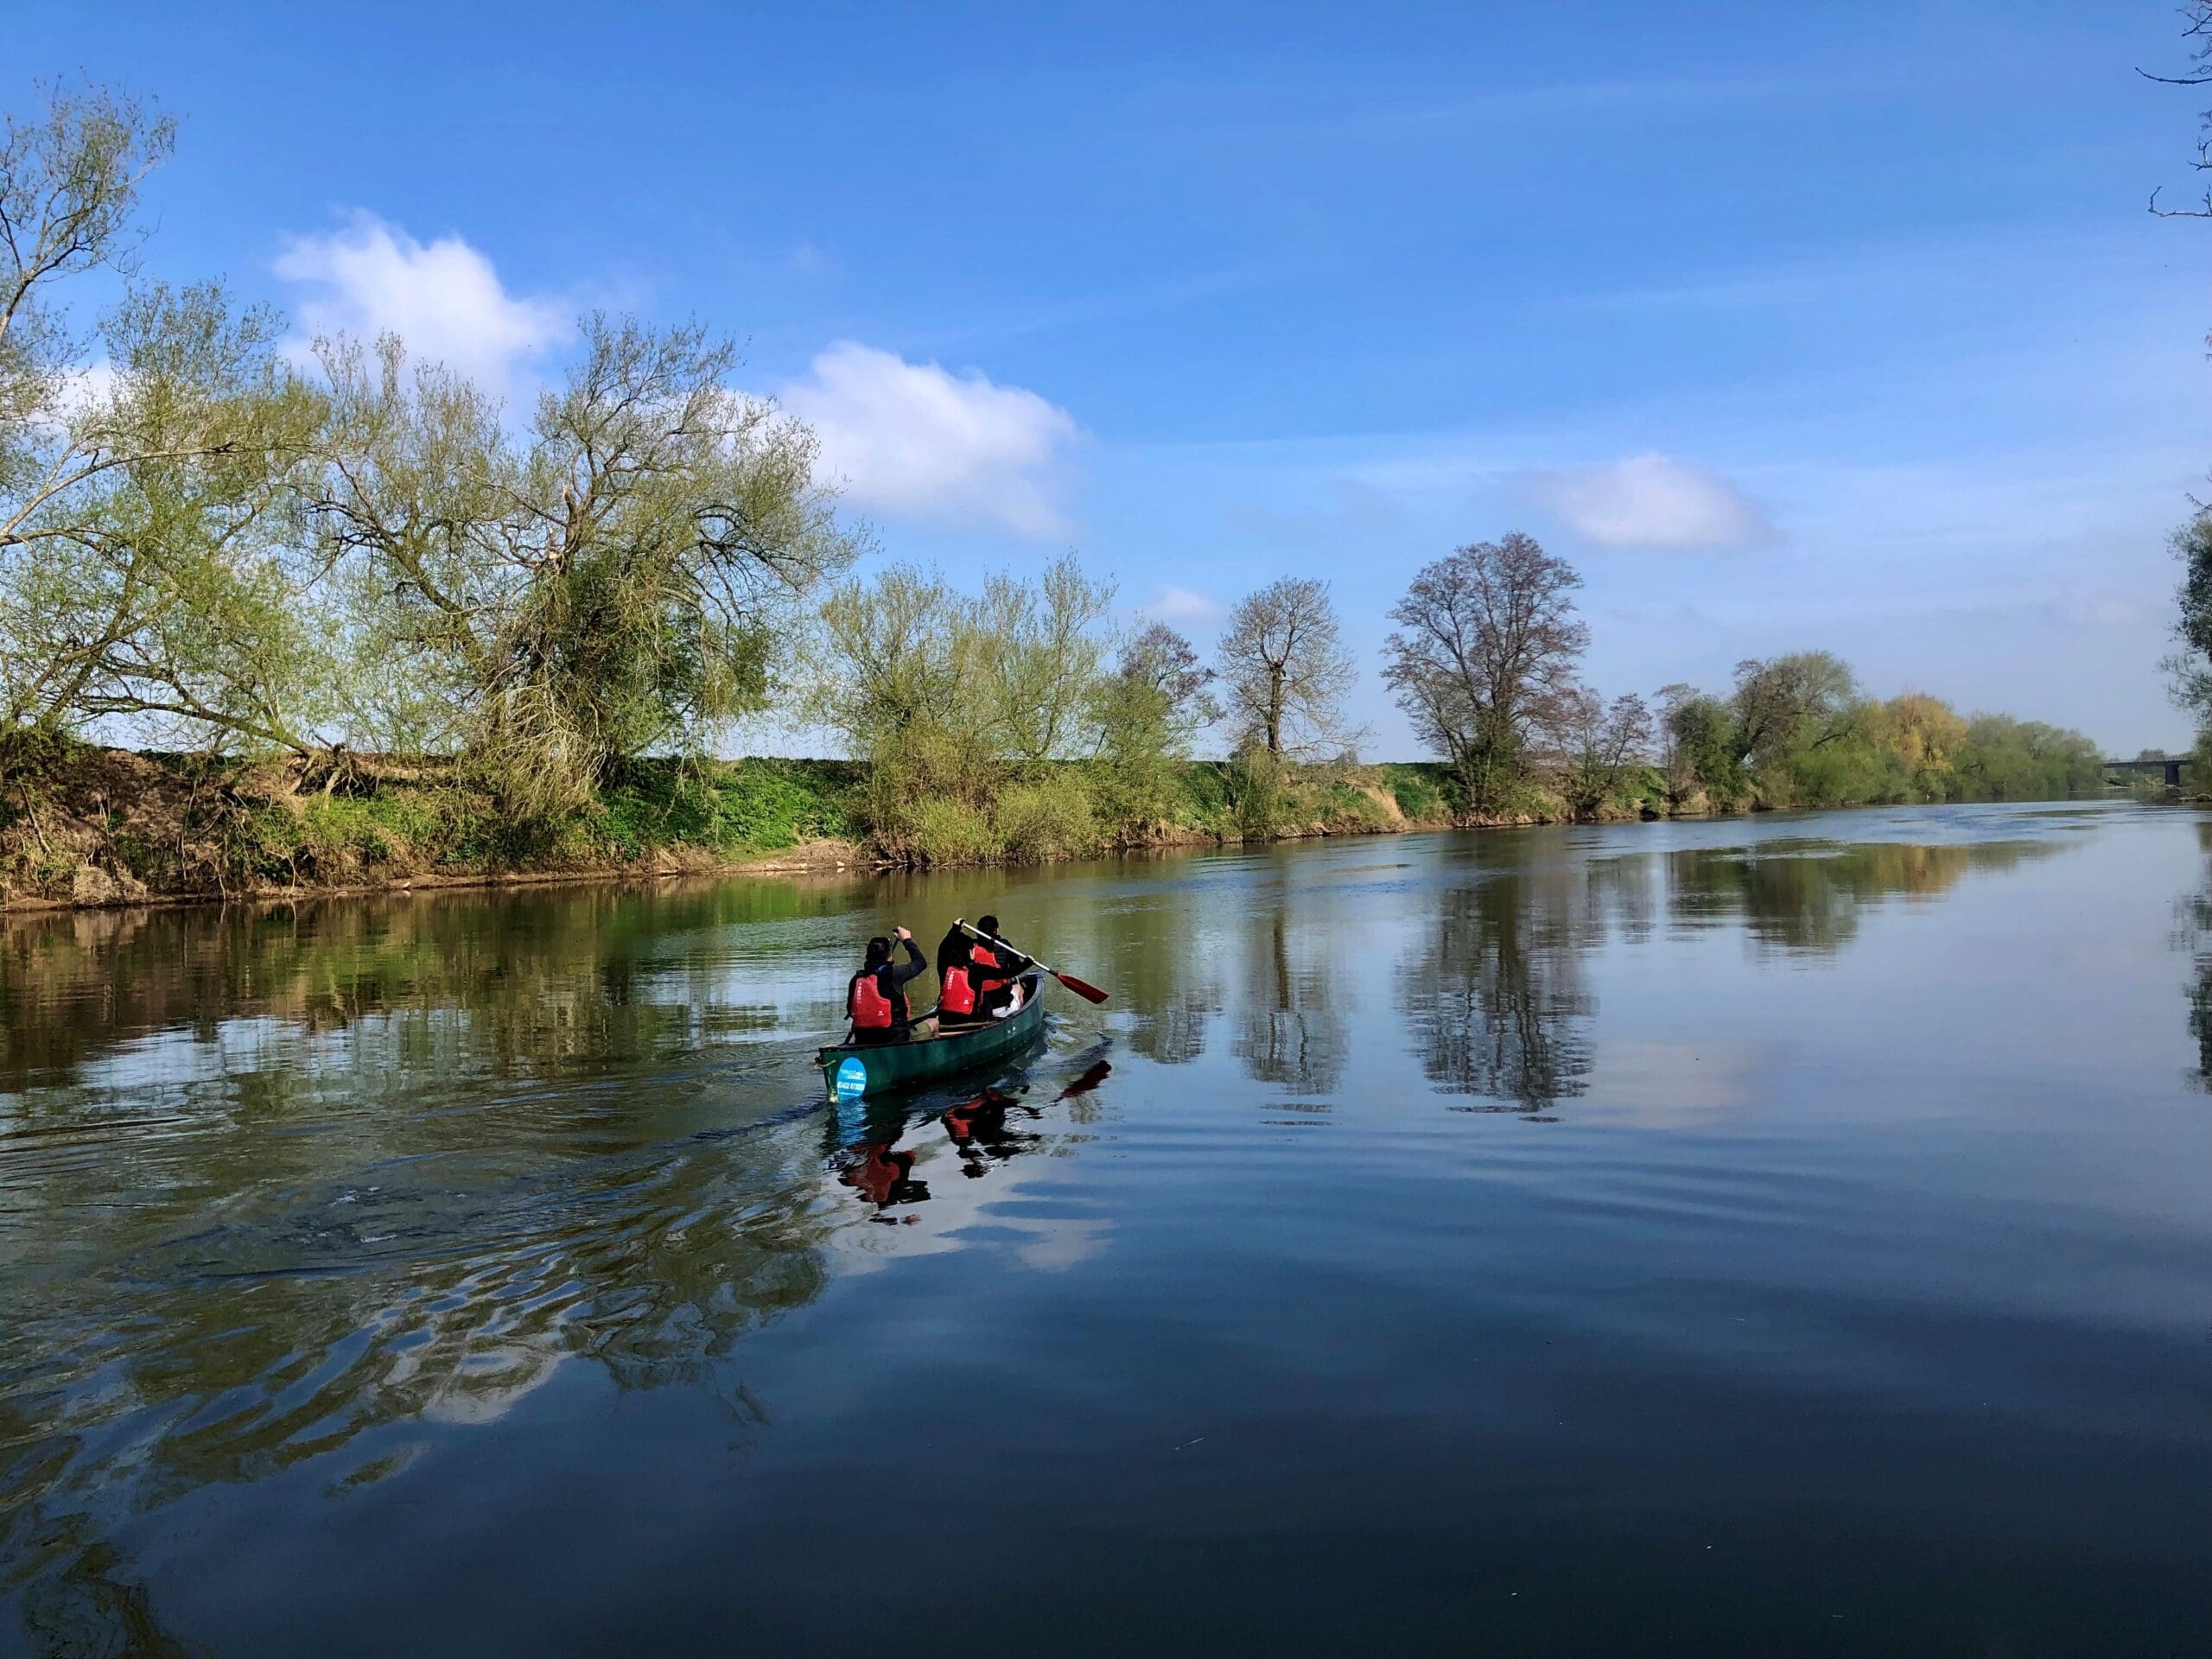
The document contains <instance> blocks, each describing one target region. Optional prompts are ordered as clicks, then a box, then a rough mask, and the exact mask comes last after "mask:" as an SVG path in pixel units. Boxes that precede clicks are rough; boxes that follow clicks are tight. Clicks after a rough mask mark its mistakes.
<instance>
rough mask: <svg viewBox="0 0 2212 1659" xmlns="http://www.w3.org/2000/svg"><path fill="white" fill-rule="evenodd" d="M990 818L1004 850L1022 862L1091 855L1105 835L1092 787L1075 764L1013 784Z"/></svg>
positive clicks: (1008, 855) (1001, 850)
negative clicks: (1101, 831) (1093, 803)
mask: <svg viewBox="0 0 2212 1659" xmlns="http://www.w3.org/2000/svg"><path fill="white" fill-rule="evenodd" d="M991 820H992V823H993V825H994V826H995V829H996V830H997V834H998V839H999V842H1000V855H1001V857H1004V858H1008V859H1012V860H1015V861H1020V862H1023V863H1044V862H1046V861H1051V860H1054V859H1064V858H1083V857H1087V856H1088V855H1090V854H1092V853H1095V852H1096V851H1097V850H1098V849H1099V846H1100V843H1101V842H1102V840H1103V837H1102V836H1100V834H1099V831H1098V821H1097V819H1096V817H1095V816H1094V815H1093V813H1092V811H1091V804H1090V790H1089V789H1088V788H1087V787H1086V786H1085V784H1084V779H1083V778H1082V777H1081V776H1080V775H1078V774H1077V772H1074V771H1072V770H1067V771H1060V772H1051V773H1048V774H1047V775H1046V777H1045V778H1044V779H1042V780H1041V781H1039V782H1037V783H1034V784H1015V785H1011V786H1010V787H1008V788H1007V790H1006V791H1005V792H1004V793H1002V794H1001V796H1000V797H999V798H998V801H997V804H996V805H995V808H994V809H993V811H992V814H991Z"/></svg>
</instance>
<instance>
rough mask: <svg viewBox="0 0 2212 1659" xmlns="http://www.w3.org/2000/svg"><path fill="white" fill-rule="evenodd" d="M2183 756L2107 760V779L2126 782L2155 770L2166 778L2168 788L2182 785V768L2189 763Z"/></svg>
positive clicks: (2149, 774) (2119, 782)
mask: <svg viewBox="0 0 2212 1659" xmlns="http://www.w3.org/2000/svg"><path fill="white" fill-rule="evenodd" d="M2188 764H2189V763H2188V761H2187V760H2186V759H2185V758H2183V757H2167V758H2163V759H2160V760H2107V761H2106V762H2105V781H2106V782H2107V783H2108V784H2124V783H2126V781H2127V780H2128V779H2131V778H2147V777H2150V776H2151V775H2152V773H2153V772H2155V773H2158V775H2159V776H2161V777H2163V778H2164V779H2165V785H2166V787H2167V788H2168V789H2179V788H2180V787H2181V769H2182V768H2183V766H2186V765H2188Z"/></svg>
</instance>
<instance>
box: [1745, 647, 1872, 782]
mask: <svg viewBox="0 0 2212 1659" xmlns="http://www.w3.org/2000/svg"><path fill="white" fill-rule="evenodd" d="M1730 701H1731V705H1732V708H1733V709H1734V711H1735V715H1736V742H1737V753H1738V756H1739V757H1740V759H1741V760H1742V761H1743V764H1744V765H1745V766H1747V767H1749V768H1750V769H1751V771H1752V772H1758V771H1761V770H1762V769H1765V768H1783V767H1786V766H1788V764H1789V760H1790V759H1791V757H1792V756H1794V755H1796V754H1798V753H1801V752H1802V751H1805V750H1808V749H1814V748H1818V747H1822V746H1824V745H1826V744H1830V743H1834V742H1836V741H1839V740H1840V739H1841V738H1842V737H1844V736H1845V735H1846V734H1847V733H1848V732H1849V731H1850V730H1851V729H1852V725H1853V721H1854V720H1855V719H1856V718H1857V715H1858V712H1859V684H1858V681H1857V678H1856V677H1854V676H1853V673H1852V671H1851V669H1850V666H1849V664H1846V663H1845V662H1844V661H1843V659H1842V658H1840V657H1837V656H1835V655H1834V653H1833V652H1825V651H1798V652H1789V654H1788V655H1786V656H1782V657H1770V658H1766V659H1765V660H1764V661H1761V660H1759V659H1758V658H1749V659H1746V660H1745V661H1744V662H1741V663H1738V664H1736V691H1735V695H1734V696H1733V697H1732V699H1731V700H1730Z"/></svg>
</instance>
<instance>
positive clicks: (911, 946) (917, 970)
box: [891, 927, 930, 985]
mask: <svg viewBox="0 0 2212 1659" xmlns="http://www.w3.org/2000/svg"><path fill="white" fill-rule="evenodd" d="M893 937H894V938H897V939H898V941H899V944H903V945H905V946H906V961H904V962H902V963H899V964H898V965H897V966H896V967H894V968H893V969H892V970H891V978H892V982H893V983H894V984H899V985H904V984H905V983H906V982H907V981H908V980H910V979H912V978H914V977H915V976H918V975H919V974H924V973H926V972H927V971H928V970H929V965H930V963H929V958H928V957H925V956H924V955H923V954H922V947H921V946H920V945H918V944H915V943H914V936H913V935H912V933H910V932H908V931H906V929H905V928H903V927H901V928H897V929H894V930H893Z"/></svg>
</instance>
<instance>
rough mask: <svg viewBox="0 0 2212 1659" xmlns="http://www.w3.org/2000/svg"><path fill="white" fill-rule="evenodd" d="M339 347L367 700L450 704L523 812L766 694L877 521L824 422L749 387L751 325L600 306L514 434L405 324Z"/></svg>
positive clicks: (344, 560)
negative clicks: (849, 523)
mask: <svg viewBox="0 0 2212 1659" xmlns="http://www.w3.org/2000/svg"><path fill="white" fill-rule="evenodd" d="M319 350H320V354H321V359H322V362H323V365H324V368H325V370H326V372H327V376H328V378H329V381H330V385H331V388H332V399H333V404H334V418H333V421H332V423H331V428H330V433H329V440H328V446H327V453H326V454H325V456H324V467H323V470H322V472H321V477H320V479H319V480H318V485H317V488H316V490H315V494H314V497H313V499H312V501H311V503H310V506H311V511H312V513H313V516H314V518H315V523H316V524H317V525H318V527H319V529H320V531H321V539H322V543H323V546H324V548H325V550H326V552H327V557H328V558H329V559H330V560H331V561H332V563H334V565H337V566H339V567H340V568H341V569H343V570H344V571H345V573H346V577H347V579H348V586H347V591H348V594H349V595H350V599H351V601H352V603H351V607H350V609H349V613H348V614H349V623H348V626H349V628H350V630H351V634H352V638H353V643H354V645H355V647H356V651H355V657H356V660H357V662H359V664H362V665H363V668H364V671H365V676H366V680H365V684H366V686H367V690H365V692H364V693H363V695H362V696H360V698H359V702H361V704H362V705H363V707H364V708H365V709H367V710H370V711H372V716H373V717H374V718H375V719H376V720H377V721H380V722H381V723H382V724H383V725H384V726H385V727H386V728H390V729H394V730H414V731H418V732H420V733H422V734H424V735H430V734H435V733H436V732H437V731H438V730H439V729H440V728H441V726H442V728H443V730H444V731H445V732H446V733H447V734H450V735H451V736H454V737H456V738H458V739H459V740H460V741H461V743H462V744H463V746H464V747H465V749H466V751H467V754H468V757H469V758H470V760H471V761H472V762H473V763H474V765H475V766H477V768H478V769H479V770H480V772H482V773H483V775H485V776H486V778H487V779H488V780H489V781H490V782H491V783H492V784H493V786H494V787H495V788H496V789H497V791H498V792H499V795H500V797H501V798H502V799H504V800H505V801H506V802H507V803H509V804H510V805H511V806H512V807H514V808H517V809H519V810H524V811H525V812H531V813H548V812H552V811H556V810H561V809H563V808H567V807H572V806H575V805H576V804H579V803H581V802H582V801H584V800H587V799H589V798H591V796H592V795H593V794H594V791H596V790H597V789H598V787H599V786H600V785H601V783H603V782H604V781H605V780H606V779H607V776H608V773H609V771H610V768H611V767H612V766H613V765H614V764H615V763H617V762H618V761H620V760H622V759H624V758H625V757H627V756H632V755H636V754H641V753H648V752H654V751H661V750H698V749H702V748H704V747H706V746H707V745H708V744H709V742H710V741H711V739H712V737H713V735H714V734H715V733H716V732H717V731H718V730H719V729H721V728H722V727H724V726H725V725H727V724H728V722H729V721H733V720H734V719H737V718H739V717H741V716H742V715H747V714H751V713H754V712H757V711H759V710H760V709H763V708H765V707H766V705H767V703H768V702H769V701H770V698H771V695H772V689H773V683H774V680H775V677H776V676H777V675H778V674H779V672H780V671H782V670H783V669H785V667H786V666H787V664H788V662H789V658H788V657H787V655H786V653H785V642H786V641H787V640H789V639H791V636H792V635H793V633H794V632H796V625H797V623H798V619H799V617H800V616H801V614H802V611H803V607H804V606H805V604H806V603H807V602H808V601H809V600H810V597H811V595H812V594H814V593H815V591H816V590H817V588H819V587H820V585H821V584H822V583H823V582H825V581H827V580H829V579H830V578H832V577H834V576H835V575H836V574H837V573H838V572H839V571H841V570H842V569H843V568H844V567H845V566H846V565H848V564H849V563H851V561H852V560H853V558H854V557H855V556H856V555H857V553H858V552H859V551H860V550H861V545H862V541H861V537H859V536H857V535H856V534H855V533H854V532H853V531H849V530H847V529H845V528H843V527H842V526H841V525H840V524H839V523H838V522H837V518H836V495H835V493H834V492H833V491H832V490H830V489H829V488H828V487H826V486H823V485H822V484H821V483H819V482H817V480H816V478H815V461H816V454H817V443H816V441H815V439H814V436H813V435H812V434H811V433H810V432H809V431H808V430H807V429H805V428H804V426H801V425H799V424H798V423H796V422H794V421H791V420H790V419H788V418H786V417H785V416H782V415H781V414H779V412H778V411H777V410H775V408H774V407H773V406H772V404H766V403H764V402H762V401H760V399H757V398H754V397H748V396H747V395H746V394H745V393H743V392H741V391H738V390H737V389H736V388H735V387H734V386H733V385H731V384H730V378H731V375H732V373H733V372H734V369H735V367H736V356H735V353H734V349H733V347H731V346H729V345H728V344H727V343H725V342H722V341H719V340H715V339H713V338H711V337H710V336H709V334H707V333H706V331H705V330H704V329H702V328H701V327H697V326H696V325H686V326H683V327H675V328H668V329H655V328H651V327H645V325H643V324H640V323H638V322H636V321H627V320H623V321H617V320H613V319H609V318H607V317H605V316H602V315H593V316H590V317H588V318H587V319H585V321H584V323H583V327H582V357H581V359H580V360H579V361H578V362H577V364H576V365H575V367H574V368H572V369H571V370H570V371H569V374H568V375H567V377H566V378H565V380H564V382H563V385H560V386H558V387H556V388H553V389H550V390H549V391H546V392H544V393H543V395H542V396H541V397H539V399H538V403H537V411H536V416H535V418H534V420H533V422H532V423H531V428H530V429H529V430H528V431H527V433H525V434H524V435H520V436H518V437H514V438H510V437H509V436H508V435H506V433H505V431H504V430H503V429H502V427H501V425H500V423H499V410H497V408H496V407H495V406H494V405H493V404H492V403H491V402H490V400H489V399H488V398H486V397H485V396H484V395H483V394H482V393H481V392H480V391H477V390H476V389H475V388H474V387H472V386H470V385H467V383H466V382H465V381H463V380H461V379H460V378H458V377H456V376H454V375H453V374H451V373H450V372H447V371H445V370H444V369H442V368H440V367H438V366H436V365H426V366H424V367H423V368H420V369H418V370H416V371H415V372H413V373H411V374H410V373H409V372H407V368H406V364H405V359H404V353H403V351H402V348H401V347H400V346H399V344H398V343H397V341H394V340H383V341H380V342H378V346H377V348H376V350H375V352H374V353H373V354H372V353H366V352H365V351H364V350H363V349H362V348H361V346H359V343H358V342H353V341H347V340H330V341H325V342H323V343H322V344H321V346H320V347H319ZM441 705H442V706H443V707H444V708H446V709H450V710H451V711H452V713H451V716H450V719H449V720H448V721H441V720H440V719H439V717H438V715H436V714H435V709H438V708H439V707H440V706H441Z"/></svg>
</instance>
